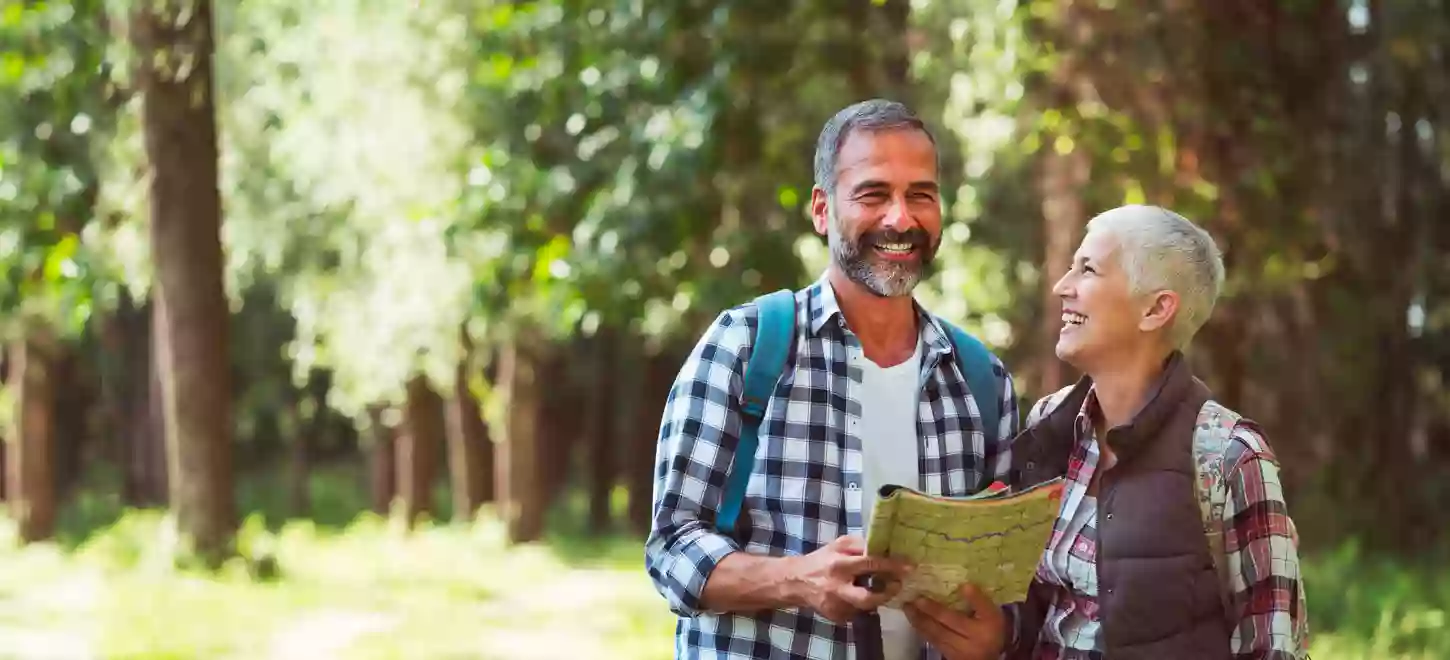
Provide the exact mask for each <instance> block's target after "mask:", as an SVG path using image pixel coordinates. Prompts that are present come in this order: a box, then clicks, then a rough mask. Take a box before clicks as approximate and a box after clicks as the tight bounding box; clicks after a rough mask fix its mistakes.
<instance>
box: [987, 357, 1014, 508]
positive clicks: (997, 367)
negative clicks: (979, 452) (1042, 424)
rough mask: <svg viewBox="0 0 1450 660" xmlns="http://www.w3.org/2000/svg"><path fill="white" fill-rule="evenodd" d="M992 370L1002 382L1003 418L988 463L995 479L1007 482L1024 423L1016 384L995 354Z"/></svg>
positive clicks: (1000, 408) (1000, 404) (998, 426)
mask: <svg viewBox="0 0 1450 660" xmlns="http://www.w3.org/2000/svg"><path fill="white" fill-rule="evenodd" d="M992 371H993V374H994V375H995V376H996V377H997V380H998V382H999V384H1000V387H999V388H998V390H999V391H1000V392H1001V398H1000V400H998V402H997V409H998V410H1000V411H1002V418H1001V419H1000V420H998V424H997V443H996V445H995V446H992V447H988V448H987V464H988V465H991V466H992V468H991V470H992V478H993V479H995V480H997V481H1002V482H1007V481H1009V480H1010V478H1011V472H1012V440H1013V439H1014V438H1016V437H1017V434H1018V433H1020V432H1021V429H1022V423H1021V420H1019V419H1018V409H1017V390H1016V384H1015V383H1014V382H1013V380H1012V374H1011V372H1009V371H1007V367H1006V365H1004V364H1003V363H1002V361H1001V360H1000V359H998V358H997V357H996V356H995V355H994V356H992Z"/></svg>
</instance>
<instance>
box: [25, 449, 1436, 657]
mask: <svg viewBox="0 0 1450 660" xmlns="http://www.w3.org/2000/svg"><path fill="white" fill-rule="evenodd" d="M276 472H277V471H272V472H259V473H258V474H257V475H255V476H250V477H246V478H244V479H243V480H241V481H240V482H239V485H238V493H239V497H238V500H239V504H240V505H241V508H242V510H243V511H244V512H246V513H245V515H246V517H245V522H244V524H243V525H242V528H241V531H240V532H239V534H238V536H237V550H238V556H237V557H235V558H234V559H232V560H230V561H229V562H227V563H226V564H225V565H223V566H222V568H221V569H220V570H217V571H200V570H191V569H178V568H176V566H177V565H178V562H177V561H176V554H177V550H176V544H175V543H174V540H173V536H172V535H170V534H169V533H168V532H167V530H168V528H169V526H168V524H167V519H166V517H165V515H164V513H163V512H160V511H154V510H122V509H121V508H120V507H119V505H118V504H117V503H116V502H115V500H114V498H110V499H108V498H106V497H103V496H98V495H82V496H79V497H76V498H74V499H73V500H72V501H71V502H70V503H68V505H67V509H66V512H65V513H64V515H63V517H62V529H61V532H60V534H58V538H57V541H56V542H54V543H42V544H33V545H30V546H26V547H17V546H15V545H14V544H13V543H12V542H11V541H12V540H13V529H12V528H11V526H9V525H8V523H4V522H0V548H4V549H0V658H5V659H11V658H15V659H27V660H28V659H35V660H40V659H45V660H51V659H52V658H56V657H66V658H72V657H74V658H106V659H110V658H126V659H131V658H135V659H141V658H145V659H147V660H153V659H167V658H178V659H180V658H186V659H192V658H208V659H211V658H218V659H229V658H238V659H240V658H278V659H281V658H299V659H300V658H309V659H310V658H342V659H348V660H379V659H384V658H409V659H413V658H421V659H429V658H446V659H453V658H470V659H474V658H476V659H483V660H488V659H492V658H498V659H501V660H502V659H509V660H530V659H553V658H561V659H562V658H621V659H630V660H654V659H659V660H663V659H665V658H670V657H671V656H672V639H673V628H674V618H673V616H672V615H671V614H670V613H669V611H668V610H667V609H666V607H665V604H664V601H663V600H662V599H661V598H660V597H659V596H658V595H657V594H656V593H655V592H654V590H653V588H652V587H651V586H650V584H649V581H648V579H647V578H646V576H645V574H644V570H643V557H642V547H641V545H642V542H641V540H640V539H639V538H638V537H635V536H631V535H628V534H623V533H618V532H616V533H610V534H606V535H603V536H589V535H586V534H584V533H583V530H582V528H581V525H580V524H579V522H578V521H580V520H583V519H584V517H585V515H584V514H585V512H586V511H587V502H585V501H584V500H583V499H582V495H580V494H578V493H569V494H566V495H565V496H564V497H563V498H562V499H561V501H560V503H559V505H558V506H557V507H556V510H555V511H554V512H553V513H552V514H551V517H550V520H549V526H548V527H549V533H548V535H547V538H546V540H545V541H543V542H540V543H534V544H526V545H522V546H510V545H508V544H507V543H506V542H505V539H504V529H503V526H502V524H501V523H500V522H499V521H498V520H497V518H496V517H495V516H494V515H493V512H492V510H490V509H487V508H485V510H484V511H483V512H481V513H480V515H479V516H478V518H477V519H476V520H474V521H473V522H472V523H471V524H438V523H434V522H431V521H426V520H425V521H423V522H422V523H420V524H418V525H416V526H415V527H414V528H413V529H412V530H407V529H405V528H404V527H403V526H402V525H401V524H400V523H399V522H398V521H397V520H395V519H389V518H385V517H380V516H377V515H374V514H372V513H368V512H360V511H361V510H362V509H363V508H364V506H365V505H366V499H365V495H364V494H365V491H364V490H362V484H361V481H360V479H359V476H360V475H359V473H358V471H357V470H356V467H355V466H352V467H349V466H340V467H336V468H330V469H327V470H320V471H318V473H316V474H315V475H314V478H313V484H312V487H311V492H312V515H314V516H315V518H312V519H299V518H293V519H290V520H289V519H288V511H287V507H288V504H287V502H286V500H285V498H284V497H281V496H279V495H278V493H285V492H286V490H285V489H284V488H282V487H281V485H280V484H278V483H276V479H277V477H276V476H275V473H276ZM438 499H439V500H441V501H440V502H439V504H440V505H441V506H440V509H441V512H440V514H439V517H440V518H442V519H445V520H446V518H447V515H448V514H447V509H446V497H443V496H442V495H441V494H440V497H439V498H438ZM611 499H612V502H611V504H612V508H613V509H614V511H615V513H616V514H620V515H618V516H617V517H621V516H622V514H623V508H624V506H625V504H626V502H627V495H626V494H625V493H623V492H616V493H614V494H613V496H612V498H611ZM0 521H3V519H0ZM1444 565H1445V563H1444V562H1435V561H1428V560H1421V561H1419V562H1415V563H1411V562H1409V561H1407V560H1404V559H1392V558H1384V557H1375V556H1367V555H1366V554H1364V553H1363V552H1361V551H1360V550H1359V549H1358V546H1357V545H1356V544H1354V543H1344V544H1341V545H1340V546H1339V547H1338V549H1336V550H1334V551H1331V552H1320V553H1315V554H1313V555H1312V556H1311V557H1310V558H1309V559H1308V560H1307V561H1306V563H1305V567H1304V573H1305V577H1306V584H1307V585H1308V595H1309V609H1310V612H1311V623H1312V633H1313V657H1314V658H1316V660H1333V659H1349V658H1354V659H1358V658H1374V659H1380V658H1388V659H1396V658H1398V659H1404V660H1427V659H1429V658H1450V628H1447V625H1446V624H1447V621H1446V614H1447V612H1446V610H1447V607H1450V571H1446V570H1443V569H1441V568H1440V567H1443V566H1444Z"/></svg>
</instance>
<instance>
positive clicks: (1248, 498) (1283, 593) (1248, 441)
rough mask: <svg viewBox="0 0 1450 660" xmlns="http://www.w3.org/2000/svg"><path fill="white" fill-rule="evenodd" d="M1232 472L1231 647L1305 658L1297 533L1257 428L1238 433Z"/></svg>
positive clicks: (1228, 509)
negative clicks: (1234, 623) (1234, 621)
mask: <svg viewBox="0 0 1450 660" xmlns="http://www.w3.org/2000/svg"><path fill="white" fill-rule="evenodd" d="M1234 439H1235V442H1234V443H1233V444H1231V445H1230V449H1229V452H1228V454H1227V455H1226V456H1225V460H1224V464H1225V465H1226V466H1228V470H1227V472H1226V473H1225V475H1224V480H1225V481H1224V483H1225V485H1226V486H1227V487H1228V498H1227V501H1226V502H1225V506H1224V513H1223V522H1224V554H1225V555H1226V560H1227V569H1228V570H1227V573H1228V577H1229V581H1230V583H1231V584H1230V585H1229V587H1230V589H1231V603H1232V605H1233V607H1234V609H1235V610H1236V613H1237V616H1238V625H1237V626H1236V627H1235V629H1234V632H1233V637H1232V641H1231V646H1232V647H1233V652H1234V657H1235V658H1238V659H1240V660H1250V659H1253V660H1271V659H1272V660H1280V659H1283V660H1288V659H1290V658H1294V659H1298V658H1304V657H1306V654H1307V646H1308V613H1307V612H1306V611H1305V607H1304V600H1305V599H1304V588H1303V582H1302V578H1301V576H1300V574H1299V551H1298V541H1299V539H1298V535H1297V534H1296V533H1295V530H1294V521H1293V520H1292V519H1291V518H1290V517H1289V510H1288V505H1287V504H1286V503H1285V500H1284V489H1283V485H1282V483H1281V482H1280V480H1279V464H1278V461H1277V460H1276V459H1275V457H1274V454H1273V453H1272V450H1270V449H1269V447H1268V444H1267V443H1266V442H1265V441H1264V440H1263V437H1262V436H1261V435H1260V434H1259V432H1258V431H1257V429H1256V428H1254V427H1251V426H1250V425H1247V424H1241V425H1240V426H1238V427H1236V428H1235V429H1234Z"/></svg>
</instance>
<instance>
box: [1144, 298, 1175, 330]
mask: <svg viewBox="0 0 1450 660" xmlns="http://www.w3.org/2000/svg"><path fill="white" fill-rule="evenodd" d="M1177 315H1178V294H1177V293H1174V292H1172V291H1158V292H1155V293H1153V294H1151V295H1150V297H1149V299H1148V306H1147V308H1145V309H1144V310H1143V318H1141V319H1138V329H1139V330H1142V331H1143V332H1153V331H1155V330H1160V329H1162V328H1166V327H1168V324H1169V323H1172V322H1173V317H1175V316H1177Z"/></svg>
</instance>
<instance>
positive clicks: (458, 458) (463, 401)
mask: <svg viewBox="0 0 1450 660" xmlns="http://www.w3.org/2000/svg"><path fill="white" fill-rule="evenodd" d="M462 339H463V347H464V350H463V358H462V359H461V360H459V362H458V368H457V370H456V371H455V372H454V376H453V400H452V401H450V402H449V405H448V467H449V478H450V481H451V482H452V486H453V519H454V520H455V521H457V522H462V523H467V522H471V521H472V520H473V516H474V515H475V514H477V513H478V508H479V507H481V506H483V503H484V502H485V501H486V500H487V499H488V496H489V492H488V491H489V490H491V489H492V486H493V484H492V483H491V482H492V480H493V479H492V475H490V474H488V473H487V472H486V471H485V470H486V469H487V468H488V467H490V466H488V465H486V464H485V461H484V454H485V452H489V447H488V446H487V445H488V444H489V441H488V428H487V427H486V426H485V425H484V423H483V416H482V411H480V410H479V407H478V401H477V400H476V399H474V397H473V392H471V391H470V390H469V388H468V373H469V368H470V366H471V364H472V357H473V350H472V344H471V342H470V341H469V339H468V333H467V332H466V331H465V332H463V333H462Z"/></svg>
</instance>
